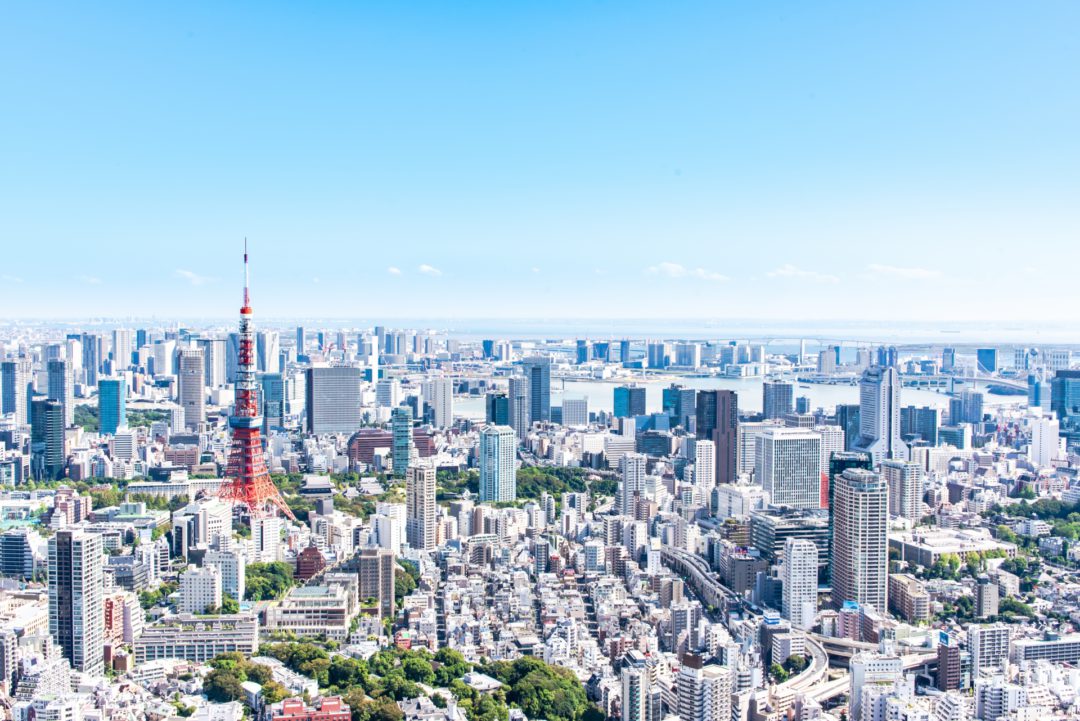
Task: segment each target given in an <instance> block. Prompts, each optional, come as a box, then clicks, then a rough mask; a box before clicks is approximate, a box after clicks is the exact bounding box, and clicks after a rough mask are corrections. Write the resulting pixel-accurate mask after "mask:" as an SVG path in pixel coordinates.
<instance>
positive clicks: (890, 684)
mask: <svg viewBox="0 0 1080 721" xmlns="http://www.w3.org/2000/svg"><path fill="white" fill-rule="evenodd" d="M849 670H850V673H851V692H850V693H849V694H848V699H849V712H848V718H849V719H851V720H852V721H861V719H862V718H863V714H862V702H863V698H864V696H865V695H866V694H864V690H865V689H866V688H867V687H871V686H883V687H885V688H886V689H888V690H890V691H891V690H893V689H895V688H896V687H897V685H898V684H900V683H902V682H903V680H904V664H903V661H901V660H900V657H899V656H897V655H894V654H881V653H877V652H876V651H861V652H859V653H857V654H855V656H853V657H852V659H851V663H850V664H849Z"/></svg>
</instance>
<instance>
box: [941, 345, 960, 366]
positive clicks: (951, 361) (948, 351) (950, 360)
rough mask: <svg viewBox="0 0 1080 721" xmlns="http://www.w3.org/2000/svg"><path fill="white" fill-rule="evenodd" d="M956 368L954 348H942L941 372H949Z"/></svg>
mask: <svg viewBox="0 0 1080 721" xmlns="http://www.w3.org/2000/svg"><path fill="white" fill-rule="evenodd" d="M954 368H956V349H955V348H942V349H941V370H943V371H951V370H952V369H954Z"/></svg>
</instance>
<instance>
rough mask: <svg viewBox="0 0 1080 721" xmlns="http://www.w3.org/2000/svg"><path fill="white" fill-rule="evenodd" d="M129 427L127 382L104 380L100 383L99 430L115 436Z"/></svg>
mask: <svg viewBox="0 0 1080 721" xmlns="http://www.w3.org/2000/svg"><path fill="white" fill-rule="evenodd" d="M126 426H127V381H126V380H124V379H123V378H102V379H101V380H99V381H98V429H99V431H100V432H101V433H104V434H108V435H113V434H115V433H116V430H117V429H118V428H124V427H126Z"/></svg>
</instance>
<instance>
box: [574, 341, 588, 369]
mask: <svg viewBox="0 0 1080 721" xmlns="http://www.w3.org/2000/svg"><path fill="white" fill-rule="evenodd" d="M576 350H577V354H576V357H575V360H576V362H577V364H578V365H583V364H585V363H588V362H589V361H590V360H591V356H592V348H591V344H590V343H589V341H587V340H585V339H583V338H579V339H578V341H577V348H576Z"/></svg>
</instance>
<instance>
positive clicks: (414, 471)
mask: <svg viewBox="0 0 1080 721" xmlns="http://www.w3.org/2000/svg"><path fill="white" fill-rule="evenodd" d="M438 508H439V507H438V506H437V505H435V469H434V468H433V467H431V466H428V465H423V466H413V467H411V468H409V470H408V471H407V472H406V474H405V539H406V540H407V541H408V543H409V546H411V547H412V548H414V549H416V550H418V551H432V550H434V549H435V523H436V521H437V518H438V517H437V515H436V512H437V511H438Z"/></svg>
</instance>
